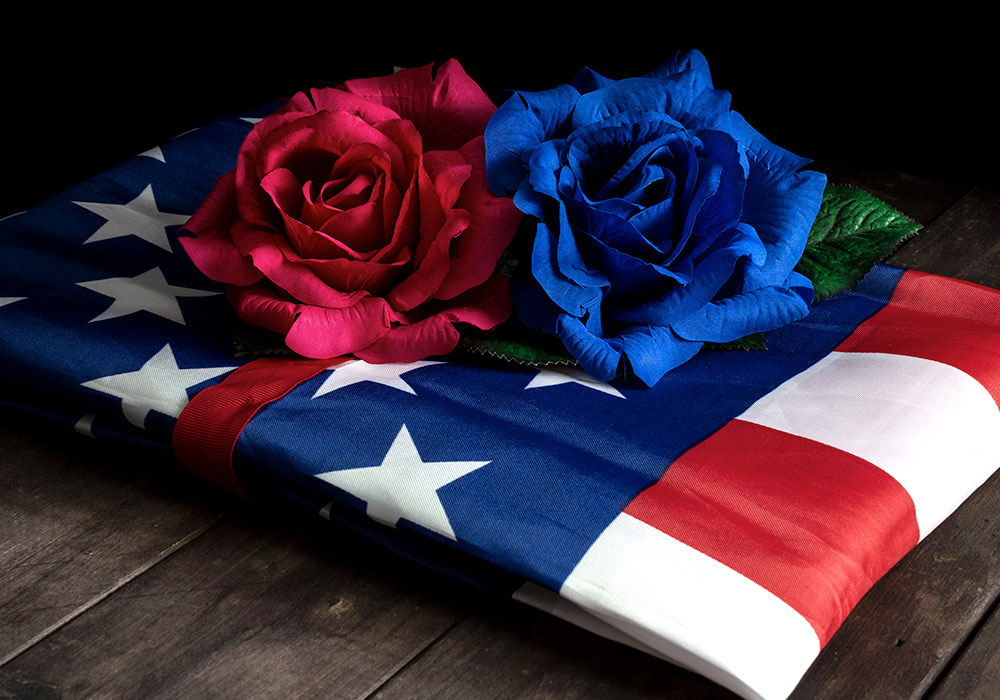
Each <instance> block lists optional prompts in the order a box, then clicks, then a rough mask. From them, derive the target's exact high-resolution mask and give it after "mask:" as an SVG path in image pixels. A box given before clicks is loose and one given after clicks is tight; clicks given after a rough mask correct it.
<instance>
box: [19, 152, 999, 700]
mask: <svg viewBox="0 0 1000 700" xmlns="http://www.w3.org/2000/svg"><path fill="white" fill-rule="evenodd" d="M822 169H824V170H826V171H827V172H828V174H830V176H831V180H832V181H837V182H849V183H853V184H856V185H859V186H861V187H862V188H864V189H866V190H867V191H869V192H871V193H873V194H875V195H876V196H878V197H880V198H881V199H883V200H885V201H887V202H889V203H890V204H892V205H893V206H895V207H896V208H897V209H899V210H901V211H903V212H904V213H907V214H908V215H910V216H912V217H913V218H915V219H917V220H918V221H920V222H921V223H922V224H924V229H923V231H922V232H921V234H920V235H919V236H917V237H916V238H914V239H911V241H909V242H908V243H907V244H906V245H904V246H903V248H901V249H900V251H899V252H898V253H897V254H896V255H895V256H894V258H893V259H892V262H896V263H898V264H902V265H906V266H910V267H914V268H917V269H921V270H925V271H928V272H937V273H941V274H946V275H951V276H954V277H958V278H962V279H968V280H971V281H975V282H979V283H982V284H987V285H991V286H997V287H1000V237H998V235H997V233H998V232H1000V191H998V190H997V189H995V188H989V187H974V186H971V185H964V184H955V183H943V182H936V181H931V180H927V179H924V178H921V177H914V176H908V175H900V174H895V173H887V172H876V171H865V170H863V169H857V168H848V167H846V166H843V165H839V164H835V163H829V164H825V165H822ZM998 440H1000V436H998ZM998 445H1000V442H998ZM947 468H948V465H942V469H947ZM998 598H1000V477H995V478H993V479H991V480H990V481H989V482H988V483H987V484H986V485H985V486H984V487H983V488H981V489H980V490H979V491H977V492H976V493H975V494H974V495H973V496H972V497H971V498H970V499H969V501H967V502H966V504H965V505H963V506H962V507H961V508H960V509H959V510H958V511H957V512H956V513H955V514H954V515H953V516H952V517H951V518H949V519H948V520H947V521H946V522H945V523H944V524H943V525H941V526H940V527H939V528H938V529H937V530H936V531H934V532H933V533H931V535H930V536H928V537H927V539H926V540H924V541H923V542H922V543H921V544H920V545H919V546H918V547H917V548H916V549H915V550H914V551H912V552H911V553H910V554H909V555H907V557H906V558H904V560H903V561H902V562H900V563H899V565H897V566H896V567H895V568H894V569H893V570H891V571H890V572H889V573H888V574H887V575H886V576H885V577H884V578H883V579H882V580H881V581H880V582H879V583H878V584H877V585H876V586H875V588H873V589H872V591H871V592H870V593H869V594H868V595H867V596H866V597H865V598H864V599H863V600H862V601H861V603H860V604H859V606H858V607H857V608H856V609H855V611H854V613H853V614H852V615H851V616H850V617H849V618H848V620H847V621H846V623H845V624H844V625H843V627H842V628H841V629H840V631H839V632H838V633H837V634H836V635H835V636H834V637H833V639H832V641H831V642H830V643H829V645H828V646H827V647H826V649H825V650H824V651H823V652H822V654H821V655H820V657H819V659H818V660H817V662H816V663H815V664H814V665H813V667H812V668H811V669H810V671H809V672H808V674H807V675H806V677H805V678H804V679H803V681H802V683H801V685H800V687H799V688H798V689H797V690H796V693H795V695H794V697H795V698H798V699H801V700H804V699H806V698H879V699H883V698H910V697H920V698H942V699H943V698H956V697H962V698H965V697H982V698H993V697H998V696H1000V619H998V616H997V615H996V614H995V607H996V604H997V602H998ZM4 697H14V698H21V697H23V698H59V697H63V698H78V697H107V698H118V697H121V698H161V697H162V698H214V697H223V698H228V697H234V698H257V697H267V698H270V697H276V698H290V697H296V698H299V697H306V698H311V697H325V698H331V697H335V698H378V699H379V700H385V699H389V698H413V697H416V698H429V697H433V698H513V697H517V698H520V697H531V698H663V697H683V698H695V699H699V698H713V699H715V698H731V697H733V696H732V695H731V694H730V693H728V692H727V691H725V690H722V689H721V688H719V687H718V686H716V685H714V684H712V683H710V682H708V681H706V680H704V679H702V678H700V677H698V676H695V675H693V674H691V673H688V672H685V671H682V670H680V669H678V668H675V667H673V666H671V665H670V664H667V663H664V662H662V661H659V660H656V659H653V658H651V657H648V656H645V655H643V654H641V653H639V652H636V651H633V650H631V649H628V648H625V647H621V646H618V645H616V644H614V643H612V642H608V641H606V640H603V639H600V638H597V637H594V636H592V635H590V634H588V633H585V632H583V631H580V630H577V629H576V628H574V627H572V626H570V625H568V624H567V623H564V622H562V621H560V620H557V619H555V618H552V617H550V616H547V615H545V614H543V613H541V612H538V611H535V610H534V609H531V608H528V607H525V606H522V605H520V604H517V603H513V602H510V601H503V600H496V599H493V598H490V597H487V596H485V595H483V594H480V593H478V592H476V591H472V590H470V589H468V588H466V587H465V586H463V585H462V584H459V583H455V582H452V581H449V580H448V579H445V578H443V577H441V576H439V575H437V574H435V573H432V572H428V571H425V570H423V569H420V568H417V567H416V566H414V565H412V564H409V563H407V562H404V561H401V560H399V559H397V558H395V557H393V556H391V555H387V554H385V553H383V552H380V551H373V550H372V549H371V547H370V546H369V545H367V544H365V543H363V542H361V541H359V540H357V539H356V538H355V537H353V536H351V535H350V534H348V533H346V532H343V531H341V530H338V529H337V528H336V527H335V526H332V525H330V524H328V523H325V522H314V521H313V520H304V519H302V518H300V517H298V516H294V515H290V514H288V513H281V512H274V511H265V510H263V509H261V508H257V507H254V506H250V505H247V504H244V503H242V502H240V501H238V500H237V499H235V498H233V497H230V496H229V495H227V494H225V493H223V492H221V491H219V490H217V489H215V488H214V487H212V486H210V485H208V484H205V483H203V482H201V481H199V480H197V479H196V478H195V477H193V476H189V475H187V474H186V473H184V472H183V471H181V470H180V469H179V468H178V467H176V466H175V465H174V464H173V463H172V462H171V461H170V460H169V459H168V458H165V457H159V456H150V455H148V454H145V453H142V452H138V451H135V450H133V449H131V448H123V447H120V446H114V445H105V444H100V443H98V442H96V441H94V440H93V439H90V438H86V437H83V436H80V435H76V434H75V433H74V434H64V433H63V432H61V431H58V432H57V431H53V429H52V428H51V427H49V426H48V425H46V424H44V423H42V422H40V421H39V420H37V419H33V418H30V417H27V416H20V415H16V414H13V413H10V412H0V698H4Z"/></svg>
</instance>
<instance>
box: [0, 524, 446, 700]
mask: <svg viewBox="0 0 1000 700" xmlns="http://www.w3.org/2000/svg"><path fill="white" fill-rule="evenodd" d="M312 524H313V525H316V526H319V525H322V523H319V522H317V523H312ZM309 530H311V531H307V529H306V528H305V527H304V524H303V523H302V522H297V521H294V520H293V521H292V523H291V524H290V523H289V522H288V519H287V518H282V519H281V520H280V521H279V520H276V519H275V518H273V517H268V516H265V515H264V514H263V513H261V512H259V511H255V510H254V509H252V508H247V509H246V510H241V511H237V512H236V513H234V514H233V515H231V516H229V517H227V518H226V520H225V521H223V522H222V523H220V524H219V525H218V526H217V527H215V528H213V529H212V530H211V531H210V532H207V533H205V534H204V535H203V536H201V537H199V538H197V539H195V540H193V541H191V542H190V543H188V544H187V546H185V547H183V548H182V549H180V550H179V551H177V552H175V553H174V554H173V555H172V556H170V557H169V558H166V559H164V560H163V561H161V562H160V563H159V564H158V565H157V566H155V567H152V568H151V569H150V570H148V571H147V572H145V573H144V574H143V575H142V576H141V577H138V578H136V579H134V580H132V581H130V582H129V583H128V584H127V585H125V586H123V587H121V588H120V589H119V590H117V591H116V592H115V594H114V595H113V596H110V597H108V598H106V599H105V600H103V601H102V602H101V604H100V605H97V606H95V607H93V608H92V609H91V610H89V611H88V612H87V614H86V615H81V616H79V617H78V618H76V619H74V620H73V621H71V622H69V623H67V624H65V625H64V626H62V627H61V628H60V629H59V630H57V631H56V632H54V633H53V634H51V635H49V636H48V637H46V638H45V639H44V640H41V641H39V642H38V643H37V644H35V645H34V646H32V647H31V648H30V649H28V650H26V651H25V652H24V653H22V654H20V655H19V656H18V657H17V658H15V659H13V660H12V661H10V662H9V663H7V664H6V665H5V666H3V667H2V668H0V689H8V690H9V689H11V688H17V687H25V686H26V687H41V688H48V689H50V690H52V691H54V692H58V693H59V694H60V695H62V696H64V697H94V696H99V697H116V698H118V697H125V698H127V697H142V698H153V697H191V698H208V697H290V696H296V697H298V696H301V695H307V696H308V695H315V696H327V697H328V696H331V695H332V696H335V697H357V698H362V697H367V696H368V695H369V694H370V692H371V691H372V690H373V689H375V688H377V687H378V686H380V685H381V684H382V683H383V682H384V681H385V680H386V679H387V678H388V677H390V676H391V675H392V674H393V673H395V672H396V671H397V670H398V669H399V668H401V667H402V666H404V665H405V664H406V663H407V662H408V661H409V660H410V659H412V658H413V657H414V656H415V655H417V654H418V653H420V652H421V651H422V650H423V649H424V648H425V647H427V646H428V645H429V644H431V643H432V642H433V641H434V640H435V639H437V638H438V637H439V636H441V635H442V634H443V633H444V632H445V631H446V630H447V629H448V628H449V627H451V626H452V625H454V624H455V622H456V620H457V619H459V617H460V616H461V615H462V614H463V613H462V607H461V604H460V603H461V601H462V600H463V597H462V596H463V593H462V589H461V587H459V586H458V585H457V584H452V583H451V582H448V581H445V580H443V579H441V578H440V577H437V576H433V575H431V574H428V573H427V572H424V571H423V570H418V569H415V568H414V567H412V566H409V565H405V564H403V563H402V562H399V561H398V560H394V559H392V558H391V557H389V558H388V561H387V563H380V561H381V560H383V559H385V557H381V556H380V557H374V556H373V553H372V552H371V551H369V550H368V549H366V548H365V547H364V546H362V545H361V543H359V542H358V541H357V540H355V539H353V538H346V539H344V540H342V541H338V540H336V539H331V534H332V533H331V532H329V531H327V530H326V529H325V528H323V529H322V535H321V534H320V529H318V528H309ZM380 554H382V553H380ZM456 601H457V602H456ZM0 694H2V691H0Z"/></svg>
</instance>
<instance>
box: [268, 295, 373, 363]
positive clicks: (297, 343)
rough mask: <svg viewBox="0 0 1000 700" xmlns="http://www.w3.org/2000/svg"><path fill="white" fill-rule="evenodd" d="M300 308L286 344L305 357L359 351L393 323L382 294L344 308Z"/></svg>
mask: <svg viewBox="0 0 1000 700" xmlns="http://www.w3.org/2000/svg"><path fill="white" fill-rule="evenodd" d="M298 311H299V315H298V316H297V317H296V319H295V322H294V323H293V324H292V327H291V328H290V329H289V330H288V334H287V335H286V336H285V344H286V345H288V347H289V348H290V349H291V350H293V351H295V352H297V353H299V354H300V355H304V356H305V357H315V358H321V357H338V356H340V355H347V354H351V353H355V352H357V351H358V350H360V349H362V348H365V347H367V346H369V345H371V344H372V343H373V342H375V341H376V340H377V339H378V338H381V337H382V336H384V335H385V334H386V333H388V332H389V329H390V327H391V323H390V320H389V312H388V305H387V304H386V303H385V300H384V299H381V298H379V297H364V298H363V299H361V300H359V301H358V303H357V304H354V305H353V306H349V307H347V308H344V309H324V308H321V307H318V306H306V305H300V306H299V307H298Z"/></svg>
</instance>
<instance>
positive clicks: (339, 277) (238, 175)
mask: <svg viewBox="0 0 1000 700" xmlns="http://www.w3.org/2000/svg"><path fill="white" fill-rule="evenodd" d="M495 109H496V108H495V106H494V105H493V103H492V102H491V101H490V100H489V98H487V97H486V95H485V93H483V91H482V90H481V89H480V88H479V86H478V85H476V83H475V82H473V81H472V79H471V78H469V76H468V75H467V74H466V73H465V71H464V70H463V69H462V67H461V66H460V65H459V64H458V62H457V61H454V60H452V61H448V62H447V63H445V64H444V65H443V66H441V67H440V68H439V70H438V71H437V73H436V74H435V73H434V72H433V71H432V68H431V66H425V67H423V68H416V69H412V70H405V71H401V72H399V73H396V74H394V75H391V76H387V77H384V78H373V79H366V80H351V81H348V82H346V83H344V84H343V85H342V86H340V87H338V88H324V89H314V90H311V91H309V93H299V94H297V95H295V96H294V97H293V98H292V99H291V100H290V101H289V102H288V103H287V104H286V105H285V106H283V107H282V108H281V109H280V110H278V111H277V112H275V113H274V114H272V115H270V116H268V117H266V118H265V119H263V120H261V121H260V122H259V123H258V124H257V125H256V126H255V127H254V129H253V131H251V132H250V134H249V135H248V136H247V138H246V140H245V141H244V142H243V145H242V147H241V148H240V152H239V157H238V160H237V165H236V168H235V169H234V170H232V171H230V172H229V173H226V174H225V175H223V176H222V177H220V178H219V180H218V181H217V182H216V184H215V187H214V189H213V190H212V192H211V194H210V195H209V197H208V199H207V200H206V201H205V203H204V204H202V206H201V207H200V208H199V209H198V211H197V212H195V214H194V215H193V216H192V217H191V219H190V221H189V222H188V223H187V224H186V225H185V227H184V228H185V230H186V231H188V232H189V233H190V234H193V237H185V238H182V241H181V242H182V244H183V246H184V248H185V250H186V251H187V253H188V255H189V256H190V257H191V259H192V260H193V261H194V263H195V265H197V266H198V268H199V269H200V270H201V271H202V272H203V273H205V274H206V275H208V276H209V277H211V278H212V279H214V280H217V281H220V282H225V283H226V284H228V285H229V299H230V301H231V302H232V304H233V306H234V307H235V308H236V311H237V313H238V314H239V316H240V318H241V319H242V320H243V321H245V322H246V323H249V324H252V325H256V326H262V327H264V328H268V329H271V330H273V331H277V332H279V333H283V334H284V335H285V342H286V344H287V345H288V347H289V348H290V349H292V350H294V351H295V352H297V353H299V354H301V355H304V356H306V357H315V358H323V357H335V356H339V355H346V354H353V355H355V356H357V357H360V358H361V359H364V360H368V361H370V362H411V361H415V360H418V359H421V358H423V357H427V356H429V355H438V354H445V353H448V352H450V351H451V350H453V349H454V348H455V345H456V343H457V342H458V331H457V330H456V329H455V325H454V324H455V323H459V322H461V323H469V324H472V325H474V326H477V327H479V328H492V327H493V326H495V325H497V324H498V323H500V322H502V321H503V320H505V319H506V318H507V317H508V316H509V314H510V297H509V292H508V289H507V281H506V278H505V277H503V276H501V275H499V274H497V273H496V272H495V267H496V263H497V260H498V259H499V257H500V255H501V253H502V252H503V250H504V249H505V248H506V247H507V245H508V244H509V243H510V241H511V239H512V238H513V236H514V231H515V229H516V227H517V222H518V220H519V218H520V214H519V213H518V211H517V209H516V208H515V207H514V206H513V203H512V202H511V201H510V200H509V199H507V198H501V197H496V196H494V195H493V194H492V193H491V192H490V190H489V187H488V185H487V182H486V167H485V149H484V145H483V131H484V129H485V127H486V123H487V121H489V118H490V116H492V114H493V112H494V111H495Z"/></svg>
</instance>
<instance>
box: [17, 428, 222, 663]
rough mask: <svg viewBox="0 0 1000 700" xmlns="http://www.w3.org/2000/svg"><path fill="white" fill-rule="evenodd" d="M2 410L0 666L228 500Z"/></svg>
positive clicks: (161, 466) (166, 470) (174, 544)
mask: <svg viewBox="0 0 1000 700" xmlns="http://www.w3.org/2000/svg"><path fill="white" fill-rule="evenodd" d="M2 415H3V419H2V420H0V478H2V481H3V487H2V488H0V662H2V660H4V659H8V658H10V657H11V656H13V655H16V654H17V653H19V652H20V651H21V650H23V649H24V648H26V647H27V646H30V645H31V644H32V643H33V642H34V641H35V640H37V639H38V638H40V637H42V636H44V635H45V634H47V633H48V632H50V631H52V630H55V629H58V627H59V626H60V625H61V624H63V623H65V622H66V621H67V620H70V619H72V618H73V617H75V616H76V615H79V614H81V613H83V612H85V611H86V610H88V609H89V608H90V607H91V606H93V605H95V604H97V603H98V602H99V601H101V600H102V599H104V598H105V597H106V596H108V595H110V594H112V593H113V592H114V591H115V590H117V588H119V587H120V586H121V585H123V584H124V583H125V582H127V581H129V580H131V579H132V578H134V577H135V576H137V575H139V574H141V573H142V572H143V571H145V570H147V569H148V568H150V567H152V566H155V565H156V563H158V562H159V561H160V560H161V559H163V558H164V557H165V556H167V555H168V554H169V553H170V552H172V551H174V550H175V549H177V548H179V547H182V546H183V545H184V544H185V543H186V542H188V541H189V540H190V539H191V538H193V537H196V536H197V535H198V534H200V533H202V532H204V531H205V530H206V529H207V528H210V527H211V526H212V525H213V524H214V523H215V522H216V520H217V519H218V517H219V515H220V513H222V512H224V511H225V509H226V508H227V507H228V505H229V504H230V503H231V499H229V498H228V497H226V496H224V495H223V494H221V493H219V492H217V491H214V490H213V489H212V488H210V487H207V485H206V484H204V483H203V482H201V481H199V480H197V479H195V478H193V477H189V476H188V475H187V474H186V473H180V474H178V470H177V468H176V466H174V465H173V464H171V463H170V462H169V461H168V460H163V459H161V460H157V459H156V458H155V457H153V456H151V455H149V454H146V453H144V452H143V453H139V452H137V451H135V450H128V449H125V448H122V447H121V446H118V445H100V444H98V443H97V442H96V441H94V440H92V439H87V438H83V437H82V436H79V435H76V434H75V433H71V434H60V433H58V432H57V433H56V434H53V429H52V428H51V427H48V426H46V427H43V426H40V425H38V424H37V423H36V422H33V421H29V420H23V419H21V418H20V417H17V416H14V415H11V414H9V413H7V412H5V413H4V414H2Z"/></svg>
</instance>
